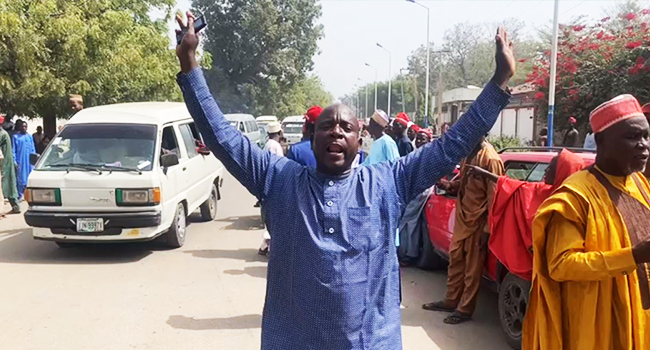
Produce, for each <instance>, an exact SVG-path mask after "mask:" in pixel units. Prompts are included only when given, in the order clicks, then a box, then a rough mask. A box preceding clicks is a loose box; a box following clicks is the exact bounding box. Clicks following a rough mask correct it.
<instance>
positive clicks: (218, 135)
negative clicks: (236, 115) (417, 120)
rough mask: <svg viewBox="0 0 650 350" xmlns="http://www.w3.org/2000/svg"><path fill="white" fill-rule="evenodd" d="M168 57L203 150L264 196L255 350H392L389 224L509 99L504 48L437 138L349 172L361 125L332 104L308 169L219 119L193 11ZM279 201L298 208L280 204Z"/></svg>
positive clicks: (396, 309)
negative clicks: (265, 244) (265, 242)
mask: <svg viewBox="0 0 650 350" xmlns="http://www.w3.org/2000/svg"><path fill="white" fill-rule="evenodd" d="M188 17H189V18H188V25H187V26H185V24H184V23H183V20H182V19H181V18H178V22H179V24H180V26H181V28H183V29H184V28H189V29H188V30H187V34H185V36H184V38H183V40H182V41H181V44H180V45H179V46H178V48H177V50H176V53H177V55H178V58H179V60H180V66H181V73H180V74H179V75H178V83H179V85H180V87H181V90H182V91H183V95H184V97H185V103H186V105H187V108H188V110H189V111H190V114H191V115H192V117H193V118H194V120H195V121H196V124H197V126H198V127H199V128H200V131H201V134H202V135H204V137H205V141H206V144H207V146H208V147H209V148H210V150H211V151H212V152H213V153H214V155H215V156H216V157H217V158H219V160H221V162H222V163H223V164H224V166H225V167H226V168H227V169H228V171H229V172H230V173H231V174H232V175H233V176H234V177H235V178H236V179H237V180H238V181H239V182H241V183H242V184H243V185H244V186H245V187H246V188H247V189H248V191H250V192H251V193H252V194H253V195H255V196H256V197H257V198H258V199H260V200H261V201H262V204H263V206H262V207H263V208H264V209H263V210H264V212H265V217H266V221H267V226H268V230H269V232H271V235H272V236H273V244H274V245H273V254H271V256H270V257H269V266H268V275H267V293H266V296H267V298H266V303H265V306H264V316H263V321H262V349H264V350H268V349H278V350H280V349H282V350H291V349H301V350H302V349H318V350H327V349H333V350H339V349H340V350H343V349H345V350H348V349H391V350H396V349H401V348H402V341H401V328H400V306H399V303H400V302H399V265H398V263H397V254H396V248H395V231H396V229H397V225H398V218H399V216H400V213H401V211H402V210H403V208H404V206H405V205H406V204H407V203H409V202H410V201H411V200H412V199H413V198H415V196H417V195H418V194H419V193H421V192H422V191H424V190H425V189H427V188H429V187H431V186H433V184H435V183H436V182H437V181H438V180H439V179H440V178H441V177H442V176H443V175H445V174H447V173H449V172H451V171H452V170H453V169H454V168H455V167H456V164H458V162H459V161H460V160H461V159H462V158H464V157H466V156H467V155H468V154H469V153H470V152H471V151H472V149H473V148H474V146H475V145H476V144H477V143H478V141H479V139H480V138H481V136H483V135H485V134H486V133H487V132H488V131H489V130H490V129H491V128H492V126H493V124H494V122H495V121H496V119H497V117H498V115H499V113H500V112H501V110H502V109H503V108H504V107H505V106H506V105H507V104H508V101H509V97H510V94H509V93H508V92H507V84H508V81H509V79H510V77H512V75H513V74H514V72H515V58H514V55H513V46H512V43H511V42H510V41H509V40H508V35H507V34H506V33H505V30H504V29H503V28H500V29H499V31H498V34H497V36H496V46H497V53H496V62H497V69H496V72H495V75H494V77H493V78H492V81H491V82H490V83H489V84H488V85H487V86H486V88H485V90H484V91H483V93H482V94H481V96H479V98H478V99H477V100H476V102H474V104H473V105H472V107H471V108H470V109H469V111H468V112H467V113H465V114H464V115H463V117H462V118H460V120H459V121H458V122H457V123H456V124H455V125H454V126H453V127H452V128H451V130H449V132H448V133H447V134H446V135H445V136H444V137H442V138H441V139H439V140H436V141H435V142H432V143H430V144H428V145H426V146H424V147H422V149H421V150H420V151H418V152H414V153H412V154H410V155H409V156H407V157H404V158H402V159H400V160H398V161H395V162H390V163H388V162H386V163H380V164H376V165H372V166H367V167H358V168H354V169H352V163H353V162H354V159H355V157H356V155H357V152H358V148H359V124H358V121H357V118H356V117H355V116H354V114H353V113H352V110H351V109H350V108H349V107H347V106H345V105H342V104H335V105H333V106H330V107H328V108H326V109H325V110H324V111H323V113H322V114H321V115H320V117H319V118H318V121H317V122H316V127H315V133H314V141H313V144H312V149H313V150H314V155H315V156H316V163H317V166H316V168H309V167H305V166H302V165H300V164H298V163H296V162H293V161H291V160H289V159H286V158H283V157H278V156H275V155H272V154H270V153H268V152H263V151H262V150H261V149H259V147H257V146H255V145H254V144H252V143H251V142H250V141H249V140H248V139H247V138H246V137H243V136H242V135H241V134H240V133H239V132H237V130H235V129H234V128H232V127H231V126H230V124H229V123H228V121H227V120H226V119H225V118H224V116H223V114H222V112H221V110H220V109H219V106H218V105H217V103H216V101H215V100H214V98H213V97H212V95H211V94H210V90H209V89H208V86H207V84H206V82H205V78H204V77H203V73H202V72H201V69H200V68H199V66H198V64H197V62H196V59H195V56H196V48H197V46H198V44H199V38H198V36H197V35H196V33H195V31H194V16H193V15H192V14H191V13H188ZM287 207H292V208H296V209H297V210H290V211H286V210H285V209H286V208H287Z"/></svg>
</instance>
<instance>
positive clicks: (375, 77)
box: [366, 63, 377, 110]
mask: <svg viewBox="0 0 650 350" xmlns="http://www.w3.org/2000/svg"><path fill="white" fill-rule="evenodd" d="M366 66H368V67H370V68H372V69H374V70H375V110H377V68H375V67H373V66H371V65H369V64H368V63H366Z"/></svg>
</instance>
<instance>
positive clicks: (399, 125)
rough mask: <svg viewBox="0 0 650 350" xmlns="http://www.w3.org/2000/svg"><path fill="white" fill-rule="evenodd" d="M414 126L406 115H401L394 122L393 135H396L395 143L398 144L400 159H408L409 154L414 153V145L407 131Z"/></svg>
mask: <svg viewBox="0 0 650 350" xmlns="http://www.w3.org/2000/svg"><path fill="white" fill-rule="evenodd" d="M412 125H413V122H411V119H410V118H409V116H408V115H406V113H400V114H398V115H397V117H396V118H395V121H394V122H393V133H394V135H395V142H396V143H397V150H398V151H399V156H400V157H406V156H407V155H408V154H409V153H411V152H413V149H414V148H413V143H411V140H410V139H409V138H408V137H407V136H406V129H408V128H410V127H411V126H412Z"/></svg>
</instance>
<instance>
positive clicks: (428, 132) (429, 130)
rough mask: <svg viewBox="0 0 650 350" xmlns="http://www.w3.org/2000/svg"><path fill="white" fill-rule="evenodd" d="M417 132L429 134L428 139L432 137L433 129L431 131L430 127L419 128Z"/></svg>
mask: <svg viewBox="0 0 650 350" xmlns="http://www.w3.org/2000/svg"><path fill="white" fill-rule="evenodd" d="M418 134H425V135H427V136H429V138H430V139H432V138H433V131H431V129H429V128H421V129H420V130H418Z"/></svg>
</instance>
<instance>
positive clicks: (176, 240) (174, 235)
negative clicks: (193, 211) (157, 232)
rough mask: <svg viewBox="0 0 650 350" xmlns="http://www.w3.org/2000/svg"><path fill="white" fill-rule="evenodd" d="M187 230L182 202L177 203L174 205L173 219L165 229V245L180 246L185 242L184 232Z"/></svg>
mask: <svg viewBox="0 0 650 350" xmlns="http://www.w3.org/2000/svg"><path fill="white" fill-rule="evenodd" d="M186 231H187V215H186V214H185V206H183V203H178V206H177V207H176V214H174V221H173V222H172V225H171V226H170V227H169V231H167V234H166V236H167V237H166V238H167V242H166V243H167V246H169V247H171V248H180V247H182V246H183V244H184V243H185V233H186Z"/></svg>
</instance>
